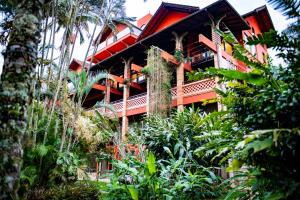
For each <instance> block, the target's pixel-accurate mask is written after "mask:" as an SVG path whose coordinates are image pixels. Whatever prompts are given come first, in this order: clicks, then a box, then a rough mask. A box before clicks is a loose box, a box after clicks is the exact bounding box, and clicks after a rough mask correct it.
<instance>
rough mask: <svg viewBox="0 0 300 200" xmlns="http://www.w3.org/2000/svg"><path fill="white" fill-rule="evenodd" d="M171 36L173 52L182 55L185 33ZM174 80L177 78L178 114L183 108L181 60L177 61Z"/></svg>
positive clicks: (182, 64)
mask: <svg viewBox="0 0 300 200" xmlns="http://www.w3.org/2000/svg"><path fill="white" fill-rule="evenodd" d="M173 35H174V36H175V41H176V44H175V50H176V51H178V52H180V53H181V54H182V52H183V42H182V41H183V38H184V37H185V36H186V35H187V33H184V34H182V35H180V36H179V35H178V34H177V33H175V32H173ZM176 78H177V110H178V111H179V112H182V111H183V109H184V107H183V95H184V91H183V84H184V62H183V61H182V60H179V65H178V66H177V68H176Z"/></svg>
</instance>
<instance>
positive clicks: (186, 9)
mask: <svg viewBox="0 0 300 200" xmlns="http://www.w3.org/2000/svg"><path fill="white" fill-rule="evenodd" d="M198 10H199V7H195V6H188V5H180V4H174V3H166V2H162V3H161V5H160V6H159V8H158V9H157V10H156V12H155V14H154V15H153V17H152V18H151V19H150V21H149V22H148V23H147V25H146V27H145V28H144V29H143V31H142V33H141V34H140V36H139V37H138V40H141V39H142V38H144V37H146V36H148V35H150V34H151V33H152V32H153V30H154V28H155V27H156V26H157V25H158V24H160V22H161V21H162V20H163V18H164V17H165V16H166V15H167V14H168V12H169V11H177V12H182V13H188V14H191V13H194V12H196V11H198Z"/></svg>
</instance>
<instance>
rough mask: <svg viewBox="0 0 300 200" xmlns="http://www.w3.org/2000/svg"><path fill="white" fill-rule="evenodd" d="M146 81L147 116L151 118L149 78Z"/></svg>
mask: <svg viewBox="0 0 300 200" xmlns="http://www.w3.org/2000/svg"><path fill="white" fill-rule="evenodd" d="M146 79H147V96H146V112H147V116H149V113H150V80H149V78H148V77H147V76H146Z"/></svg>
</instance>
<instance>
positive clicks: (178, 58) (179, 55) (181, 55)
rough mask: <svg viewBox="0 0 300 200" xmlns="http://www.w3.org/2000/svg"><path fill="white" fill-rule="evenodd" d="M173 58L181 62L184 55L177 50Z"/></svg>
mask: <svg viewBox="0 0 300 200" xmlns="http://www.w3.org/2000/svg"><path fill="white" fill-rule="evenodd" d="M174 57H175V58H176V59H177V60H178V61H179V62H182V61H183V60H184V55H183V53H182V51H180V50H178V49H175V52H174Z"/></svg>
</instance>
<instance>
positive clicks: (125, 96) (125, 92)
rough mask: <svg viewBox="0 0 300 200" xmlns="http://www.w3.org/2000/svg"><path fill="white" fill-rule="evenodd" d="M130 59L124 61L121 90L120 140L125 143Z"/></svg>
mask: <svg viewBox="0 0 300 200" xmlns="http://www.w3.org/2000/svg"><path fill="white" fill-rule="evenodd" d="M131 61H132V58H130V59H128V60H124V80H125V82H124V89H123V111H122V132H121V134H122V135H121V140H122V141H125V139H126V133H127V131H128V117H127V100H128V97H129V92H130V81H129V80H130V65H131Z"/></svg>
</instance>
